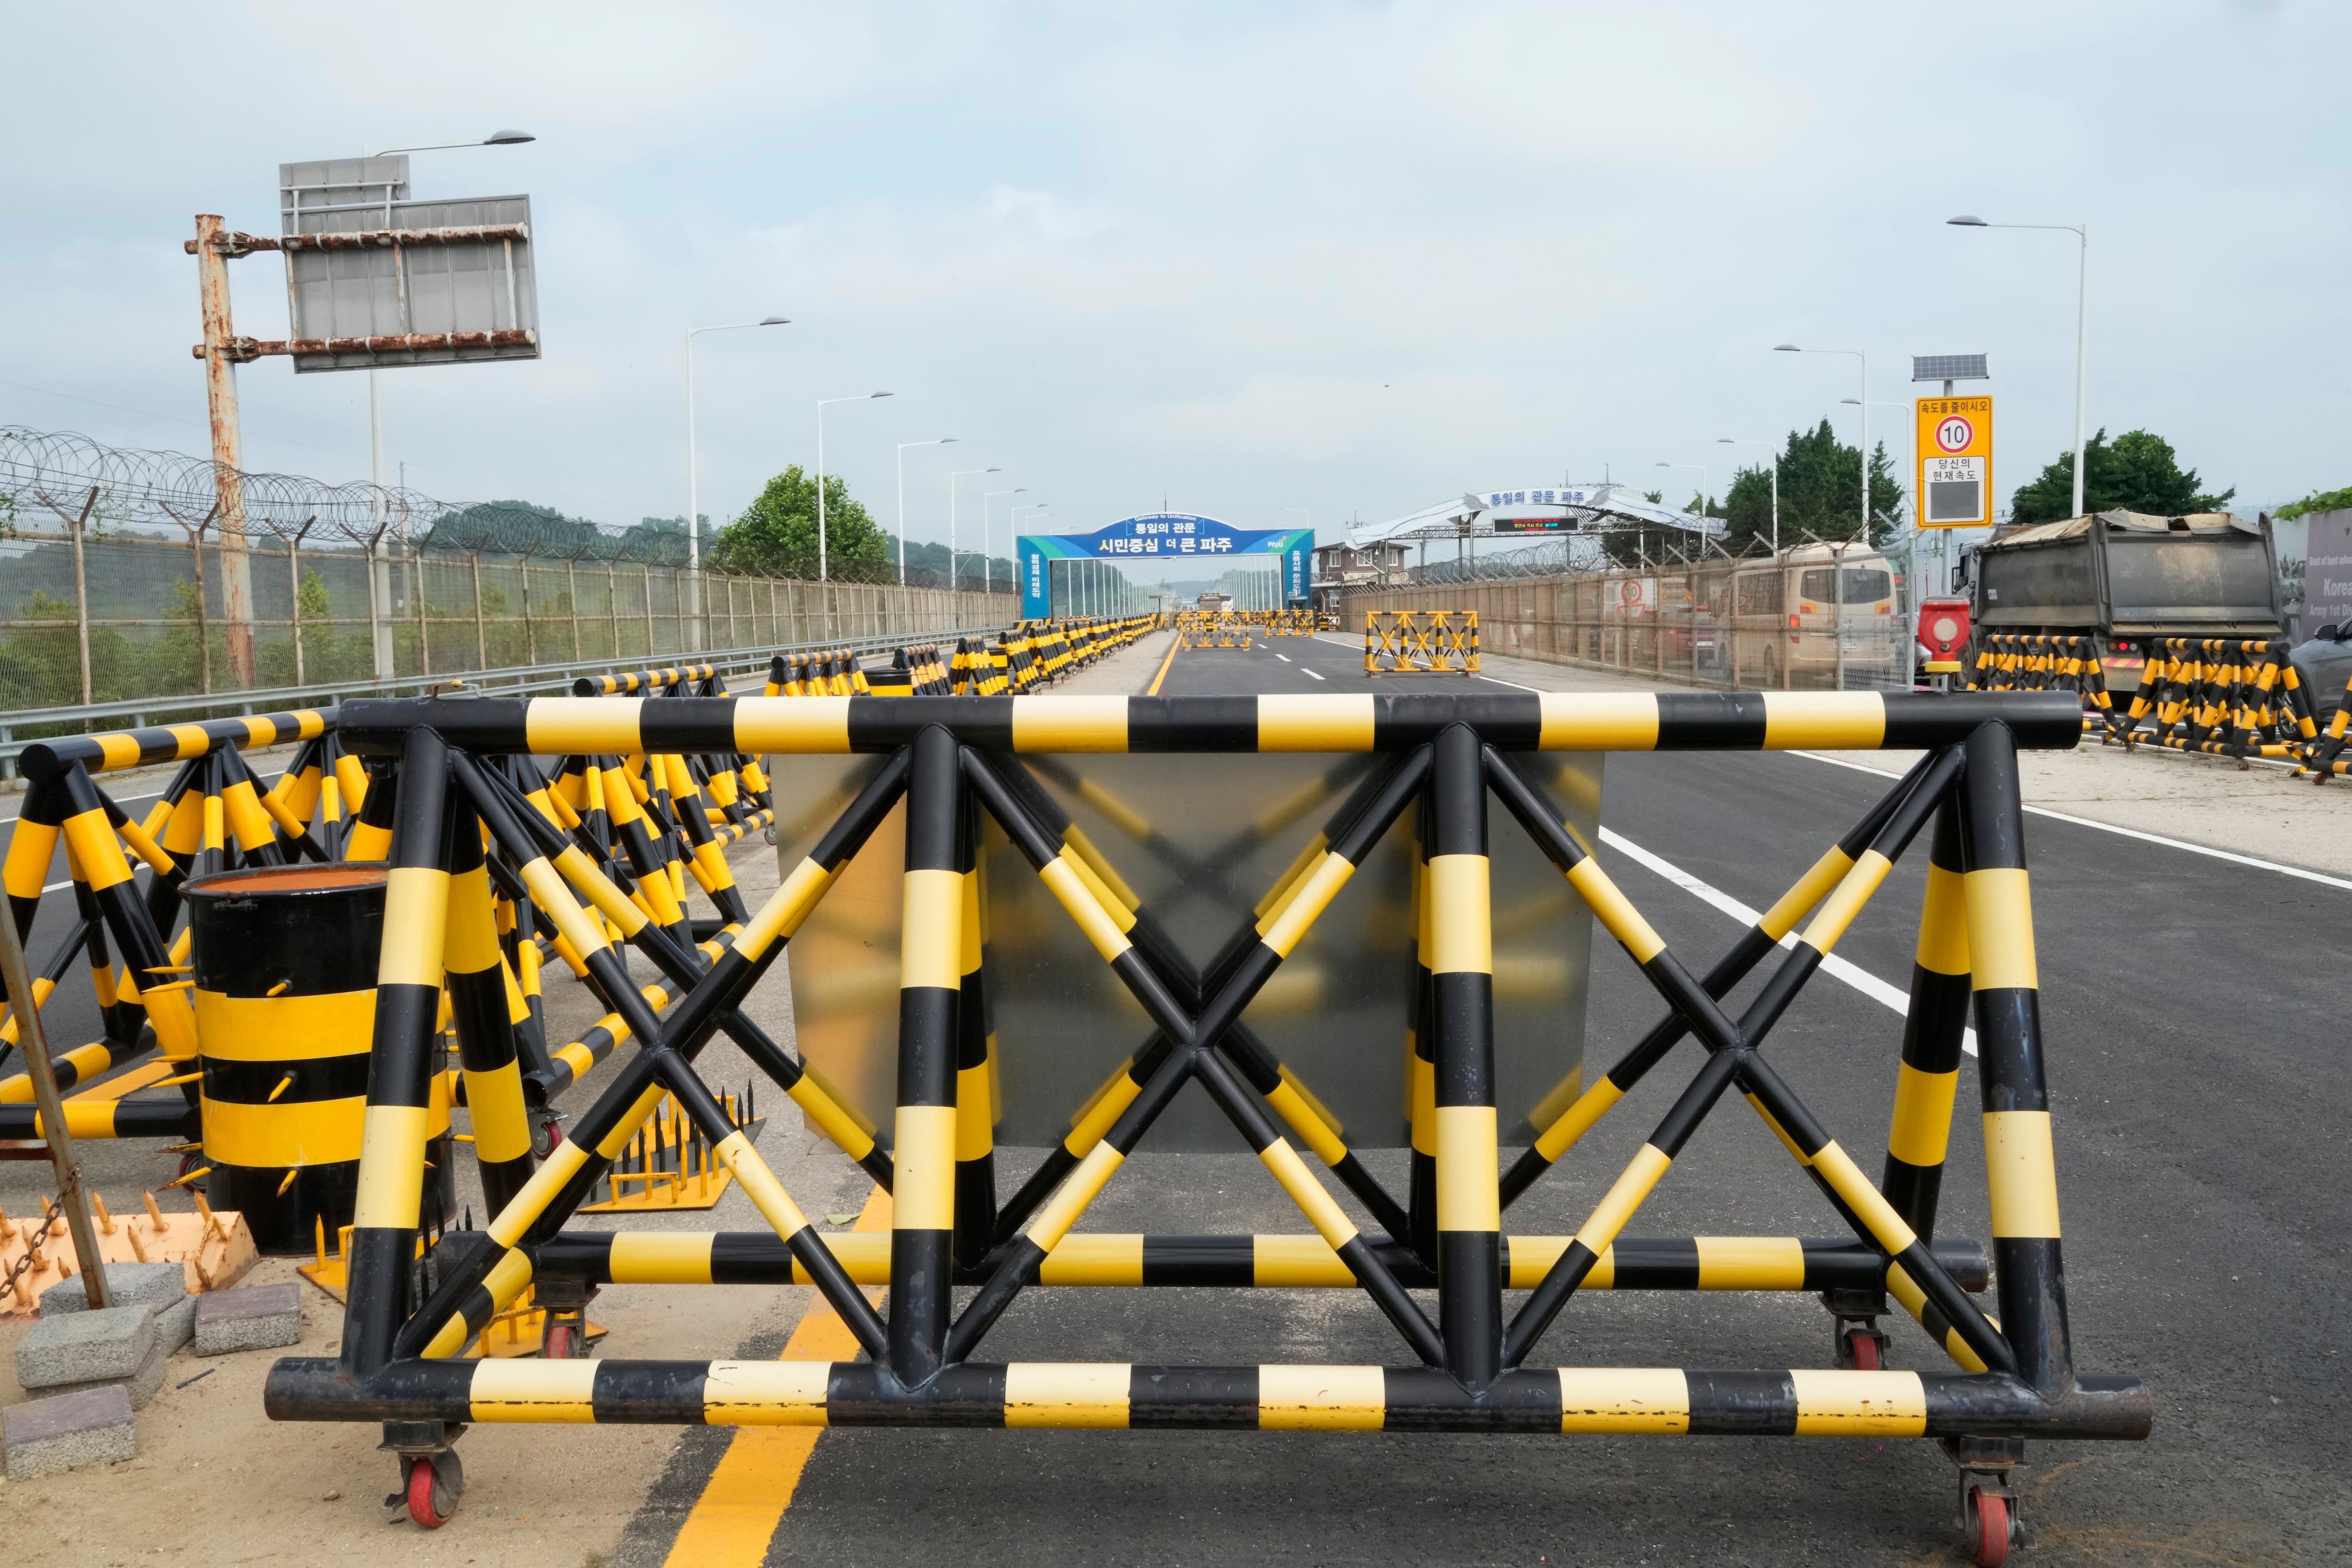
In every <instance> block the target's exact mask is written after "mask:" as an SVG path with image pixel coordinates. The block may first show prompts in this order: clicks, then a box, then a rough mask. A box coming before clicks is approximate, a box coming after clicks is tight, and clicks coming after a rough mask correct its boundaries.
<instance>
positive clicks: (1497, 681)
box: [1478, 675, 1543, 697]
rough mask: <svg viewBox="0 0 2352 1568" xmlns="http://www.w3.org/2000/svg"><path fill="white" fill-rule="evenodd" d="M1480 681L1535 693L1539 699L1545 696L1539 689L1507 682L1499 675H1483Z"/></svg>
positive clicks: (1515, 682) (1510, 681) (1512, 681)
mask: <svg viewBox="0 0 2352 1568" xmlns="http://www.w3.org/2000/svg"><path fill="white" fill-rule="evenodd" d="M1478 679H1481V680H1491V681H1493V682H1494V683H1495V684H1496V685H1497V686H1507V687H1509V688H1510V689H1512V690H1514V691H1533V692H1535V694H1536V695H1537V696H1538V697H1541V696H1542V695H1543V692H1542V691H1541V689H1538V688H1536V687H1533V686H1521V685H1520V684H1519V683H1518V682H1517V681H1516V680H1505V679H1503V678H1502V677H1501V676H1499V675H1482V676H1480V677H1479V678H1478Z"/></svg>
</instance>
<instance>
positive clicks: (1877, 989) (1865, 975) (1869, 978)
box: [1601, 827, 1977, 1056]
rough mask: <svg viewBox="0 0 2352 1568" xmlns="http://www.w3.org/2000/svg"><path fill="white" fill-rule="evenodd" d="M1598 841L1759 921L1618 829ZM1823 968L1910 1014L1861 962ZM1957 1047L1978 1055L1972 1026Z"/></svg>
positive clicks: (1730, 911)
mask: <svg viewBox="0 0 2352 1568" xmlns="http://www.w3.org/2000/svg"><path fill="white" fill-rule="evenodd" d="M1601 843H1603V844H1606V845H1607V846H1609V847H1610V848H1612V849H1614V850H1617V851H1618V852H1619V853H1621V854H1622V855H1624V856H1625V857H1626V858H1629V859H1631V860H1633V861H1634V862H1635V863H1637V864H1639V865H1641V866H1643V867H1644V868H1647V869H1649V870H1652V871H1654V872H1656V873H1657V874H1658V875H1659V876H1661V877H1663V878H1664V879H1666V880H1667V881H1669V882H1672V883H1673V884H1674V885H1675V887H1677V888H1680V889H1682V890H1683V891H1684V892H1685V893H1689V894H1691V895H1692V896H1693V897H1695V898H1696V899H1698V900H1700V901H1701V902H1703V903H1708V904H1712V905H1714V906H1715V907H1716V908H1717V909H1718V910H1722V911H1723V912H1724V913H1725V914H1727V915H1729V916H1730V917H1731V918H1732V919H1733V920H1736V921H1739V922H1740V923H1741V924H1742V925H1751V926H1752V925H1754V924H1755V923H1756V922H1757V921H1759V920H1760V919H1762V918H1763V917H1762V916H1761V915H1759V913H1758V912H1757V911H1756V910H1751V909H1749V908H1748V906H1747V905H1746V904H1743V903H1741V902H1740V901H1739V900H1738V899H1735V898H1733V897H1732V896H1731V895H1730V894H1729V893H1727V892H1725V891H1723V890H1722V889H1719V888H1715V887H1711V886H1709V885H1708V884H1706V883H1705V882H1702V881H1700V880H1699V879H1697V878H1696V877H1694V876H1692V875H1691V874H1690V873H1689V872H1688V871H1685V870H1684V869H1683V868H1681V867H1679V866H1677V865H1675V863H1674V862H1673V861H1671V860H1667V859H1664V858H1661V857H1659V856H1656V855H1653V854H1651V853H1650V852H1649V851H1648V850H1647V849H1644V848H1643V847H1641V846H1640V845H1638V844H1636V843H1634V842H1633V840H1632V839H1630V838H1628V837H1625V836H1624V835H1623V834H1622V833H1620V832H1618V831H1617V830H1616V829H1615V828H1613V827H1603V828H1602V829H1601ZM1780 945H1781V946H1782V947H1784V948H1794V947H1795V946H1796V945H1797V936H1796V933H1795V932H1794V931H1791V932H1790V933H1789V934H1788V935H1787V936H1784V937H1782V938H1781V939H1780ZM1822 970H1823V972H1825V973H1828V974H1829V975H1831V976H1832V978H1835V979H1838V980H1842V981H1843V982H1844V983H1845V984H1848V985H1851V986H1853V988H1854V989H1855V990H1856V991H1859V992H1861V993H1862V994H1864V995H1865V996H1867V997H1869V998H1870V999H1871V1000H1872V1001H1874V1002H1875V1003H1877V1004H1878V1005H1881V1006H1883V1007H1889V1008H1892V1009H1893V1010H1894V1011H1895V1014H1896V1015H1897V1016H1901V1017H1906V1018H1907V1017H1909V1016H1911V996H1910V994H1909V993H1908V992H1906V991H1904V990H1902V989H1900V988H1899V987H1897V986H1894V985H1889V984H1887V983H1886V982H1885V981H1884V980H1881V979H1880V978H1879V977H1878V976H1877V975H1875V974H1873V973H1871V972H1870V971H1868V970H1867V969H1864V968H1863V967H1862V966H1861V965H1859V964H1855V963H1847V962H1846V961H1845V960H1844V959H1843V958H1840V957H1839V956H1838V955H1837V954H1836V953H1834V952H1832V953H1824V954H1823V955H1822ZM1960 1049H1962V1050H1964V1051H1966V1052H1967V1053H1968V1054H1969V1055H1970V1056H1974V1055H1976V1054H1977V1032H1976V1031H1975V1030H1974V1029H1970V1030H1969V1031H1968V1032H1967V1033H1966V1034H1964V1035H1963V1036H1961V1037H1960Z"/></svg>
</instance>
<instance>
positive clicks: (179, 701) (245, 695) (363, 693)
mask: <svg viewBox="0 0 2352 1568" xmlns="http://www.w3.org/2000/svg"><path fill="white" fill-rule="evenodd" d="M1004 629H1005V628H1004V627H1002V626H959V627H955V628H953V629H950V630H938V631H909V632H905V633H902V634H898V635H895V636H888V637H826V638H823V639H821V640H818V641H814V642H801V643H784V644H772V645H767V646H762V647H742V648H725V649H708V650H688V651H687V652H683V653H678V654H675V655H672V656H670V658H668V659H667V661H666V662H667V663H672V664H709V665H715V666H717V667H718V668H719V672H720V673H721V674H722V675H734V674H740V673H744V672H748V671H751V670H758V671H760V672H761V673H763V674H764V673H765V672H766V670H767V668H768V660H769V659H770V658H772V657H773V656H775V655H777V654H780V653H783V654H792V653H811V652H815V651H818V650H820V649H835V648H846V649H848V650H849V651H850V652H852V653H859V654H864V653H873V652H877V651H881V650H887V649H892V648H897V647H901V646H903V645H905V644H908V643H910V642H914V641H918V640H920V641H925V642H940V641H951V640H953V639H954V638H957V637H991V636H993V635H995V634H996V633H997V632H999V631H1003V630H1004ZM664 662H665V661H663V660H660V659H656V658H649V657H647V656H645V655H634V656H632V657H630V658H611V659H572V660H568V661H566V662H563V663H561V664H534V665H515V666H509V667H506V668H499V669H485V670H469V671H467V672H465V673H464V674H454V673H452V674H441V675H411V676H399V677H394V678H393V679H386V680H345V681H337V682H332V683H329V684H326V685H316V686H279V687H272V688H268V689H259V690H252V691H226V692H225V691H215V692H211V693H208V694H205V693H199V694H195V695H192V696H186V697H152V698H149V697H141V698H128V699H125V700H121V701H119V702H89V703H82V704H79V705H77V706H74V707H71V708H27V709H20V710H16V711H14V712H0V783H5V784H14V783H15V782H16V779H17V776H18V775H17V771H16V759H17V758H18V757H19V756H21V755H22V754H23V753H24V751H25V748H26V747H27V746H29V745H33V744H35V743H36V741H37V740H38V739H42V738H47V737H36V739H35V740H19V739H18V738H17V736H18V734H19V733H20V732H21V731H26V730H31V729H37V728H38V729H46V728H47V727H49V726H52V725H57V724H76V723H84V722H88V721H93V720H101V719H123V720H128V721H130V722H129V723H128V724H126V725H123V726H121V728H125V729H133V730H139V729H144V728H146V727H147V726H148V724H149V723H150V722H151V721H153V720H154V719H155V718H156V717H157V716H159V715H169V714H216V715H224V716H226V715H230V714H235V715H238V716H242V717H250V716H252V715H253V714H256V713H278V712H285V711H287V710H293V709H301V708H324V707H331V706H332V705H333V704H335V703H337V702H340V701H342V700H345V699H347V698H352V697H401V696H424V695H425V694H427V693H429V692H431V691H434V690H436V689H440V688H443V687H447V686H452V685H465V686H469V687H482V688H485V689H496V690H498V691H500V692H501V693H509V694H515V693H521V692H527V691H552V692H557V693H559V694H562V695H565V696H569V695H570V694H571V689H572V681H573V680H574V679H577V678H578V677H580V676H583V675H603V674H605V673H608V672H610V671H613V670H626V669H646V668H661V667H662V665H663V663H664Z"/></svg>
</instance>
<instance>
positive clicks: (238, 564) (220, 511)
mask: <svg viewBox="0 0 2352 1568" xmlns="http://www.w3.org/2000/svg"><path fill="white" fill-rule="evenodd" d="M234 244H235V242H234V241H233V240H232V239H231V238H230V237H229V234H228V230H227V226H226V224H225V223H224V221H223V220H222V218H221V216H220V215H219V214H217V213H198V214H197V215H196V245H195V251H196V293H197V298H198V300H199V302H200V303H201V305H202V307H203V310H204V320H205V349H204V354H205V412H206V413H207V414H208V415H209V416H211V420H212V433H213V512H214V517H215V521H218V522H219V524H220V547H219V551H218V555H217V559H218V560H219V563H220V569H221V619H222V620H223V621H225V622H226V623H227V630H228V668H229V675H230V679H233V680H235V681H236V684H237V687H238V689H240V690H247V691H249V690H251V689H253V688H255V687H257V686H258V685H260V684H261V681H260V676H259V671H258V669H257V667H256V664H255V661H254V657H253V564H252V562H251V560H250V559H249V558H248V557H247V554H246V548H245V451H244V444H243V442H242V440H241V439H240V438H239V436H238V433H237V425H236V365H237V361H238V360H239V359H240V358H250V357H252V356H251V355H249V354H243V353H240V349H241V348H242V347H243V346H245V345H240V344H239V342H237V340H236V334H235V331H234V330H233V329H232V327H231V325H230V322H229V314H228V263H229V258H230V257H231V256H232V255H235V254H236V251H235V250H234V249H233V248H232V247H233V246H234ZM194 548H195V549H198V550H202V549H203V548H204V543H203V542H202V541H201V540H199V541H197V542H196V543H195V544H194Z"/></svg>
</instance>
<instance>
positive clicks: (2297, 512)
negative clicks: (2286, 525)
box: [2271, 485, 2352, 519]
mask: <svg viewBox="0 0 2352 1568" xmlns="http://www.w3.org/2000/svg"><path fill="white" fill-rule="evenodd" d="M2347 506H2352V485H2347V486H2345V487H2344V488H2343V489H2340V490H2314V491H2312V492H2311V493H2310V494H2309V495H2307V496H2305V497H2304V498H2303V499H2302V500H2291V501H2289V502H2287V503H2286V505H2284V506H2283V507H2281V508H2279V509H2278V510H2276V511H2274V512H2273V513H2271V515H2272V516H2273V517H2275V518H2280V519H2285V518H2290V517H2301V516H2303V515H2304V514H2305V512H2313V511H2336V510H2341V509H2342V508H2345V507H2347Z"/></svg>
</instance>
